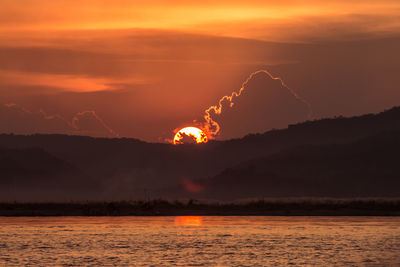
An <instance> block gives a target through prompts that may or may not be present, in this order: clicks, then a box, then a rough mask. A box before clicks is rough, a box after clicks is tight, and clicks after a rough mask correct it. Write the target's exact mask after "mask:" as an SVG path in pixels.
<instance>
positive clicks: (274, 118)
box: [203, 70, 312, 138]
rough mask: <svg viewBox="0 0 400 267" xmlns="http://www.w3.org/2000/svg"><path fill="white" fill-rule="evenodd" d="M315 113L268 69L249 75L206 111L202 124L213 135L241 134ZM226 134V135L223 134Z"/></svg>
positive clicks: (258, 130)
mask: <svg viewBox="0 0 400 267" xmlns="http://www.w3.org/2000/svg"><path fill="white" fill-rule="evenodd" d="M311 116H312V109H311V105H310V104H309V103H308V102H307V101H306V100H305V99H304V98H302V97H301V96H300V95H298V94H297V93H296V91H294V90H293V89H291V88H290V87H288V86H287V85H286V83H285V82H284V81H283V80H282V79H281V78H279V77H274V76H272V74H270V73H269V72H268V71H266V70H258V71H255V72H253V73H251V74H250V75H249V77H248V78H247V79H246V80H245V81H244V82H243V83H242V86H241V87H240V89H239V90H238V91H234V92H233V93H232V94H231V95H226V96H223V97H222V98H220V100H219V101H218V104H217V105H215V106H211V107H209V108H208V109H206V111H205V115H204V119H205V121H206V123H205V124H204V125H203V128H205V129H206V131H207V133H208V134H210V135H211V136H213V137H215V136H221V137H222V138H224V137H225V138H226V137H227V136H228V135H226V134H225V133H228V134H229V136H232V135H233V136H234V137H240V136H243V135H245V134H247V133H257V132H265V131H267V130H270V129H273V128H282V127H285V126H287V125H288V124H290V123H294V122H300V121H304V120H306V119H310V118H311ZM224 135H225V136H224Z"/></svg>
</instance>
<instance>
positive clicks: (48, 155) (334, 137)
mask: <svg viewBox="0 0 400 267" xmlns="http://www.w3.org/2000/svg"><path fill="white" fill-rule="evenodd" d="M399 131H400V107H395V108H392V109H390V110H387V111H384V112H382V113H379V114H367V115H363V116H357V117H351V118H344V117H337V118H330V119H322V120H315V121H307V122H304V123H300V124H295V125H290V126H289V127H288V128H286V129H281V130H272V131H268V132H266V133H263V134H250V135H247V136H245V137H243V138H240V139H232V140H227V141H214V140H211V141H209V142H208V143H207V144H200V145H197V144H186V145H178V146H174V145H171V144H161V143H147V142H143V141H140V140H137V139H130V138H113V139H110V138H93V137H87V136H68V135H42V134H34V135H13V134H1V135H0V148H1V151H0V155H1V157H0V187H1V191H2V192H1V200H3V201H14V200H17V201H19V200H24V201H37V200H49V201H60V200H121V199H143V198H159V197H165V198H186V197H190V198H212V199H240V198H252V197H280V196H282V197H287V196H333V197H348V196H349V197H352V196H354V197H358V196H365V197H368V196H399V195H400V193H396V191H395V189H394V188H396V187H395V185H397V182H396V181H397V178H395V177H396V175H397V166H396V164H395V163H394V162H395V161H396V160H397V158H396V155H395V151H396V149H397V148H398V139H397V136H398V135H399ZM352 162H353V164H351V163H352ZM373 168H375V169H373ZM385 175H386V176H385ZM397 177H398V176H397ZM11 185H12V186H11ZM188 185H189V188H190V187H191V188H196V190H193V191H191V190H188V187H187V186H188ZM397 188H398V187H397ZM33 189H34V190H33ZM203 189H204V190H203Z"/></svg>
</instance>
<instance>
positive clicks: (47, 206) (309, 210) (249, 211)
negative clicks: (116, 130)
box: [0, 199, 400, 217]
mask: <svg viewBox="0 0 400 267" xmlns="http://www.w3.org/2000/svg"><path fill="white" fill-rule="evenodd" d="M0 216H7V217H21V216H400V200H397V199H396V200H303V201H301V200H296V201H290V200H289V201H265V200H259V201H252V202H245V203H222V204H221V203H201V202H197V201H193V200H189V201H188V202H178V201H174V202H169V201H166V200H151V201H132V202H127V201H120V202H85V203H83V202H71V203H17V202H14V203H0Z"/></svg>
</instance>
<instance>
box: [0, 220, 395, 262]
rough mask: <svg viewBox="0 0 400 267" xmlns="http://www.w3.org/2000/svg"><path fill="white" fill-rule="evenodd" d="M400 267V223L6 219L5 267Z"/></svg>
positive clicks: (0, 258) (0, 225) (0, 230)
mask: <svg viewBox="0 0 400 267" xmlns="http://www.w3.org/2000/svg"><path fill="white" fill-rule="evenodd" d="M25 265H28V266H274V265H276V266H288V265H318V266H330V265H335V266H360V265H361V266H388V265H389V266H400V218H399V217H234V216H229V217H224V216H222V217H219V216H210V217H207V216H205V217H196V216H187V217H19V218H16V217H8V218H7V217H0V266H25Z"/></svg>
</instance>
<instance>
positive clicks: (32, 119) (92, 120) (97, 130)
mask: <svg viewBox="0 0 400 267" xmlns="http://www.w3.org/2000/svg"><path fill="white" fill-rule="evenodd" d="M0 132H2V133H14V134H32V133H43V134H71V135H89V136H95V137H119V134H118V133H117V132H116V131H114V130H113V129H112V128H111V127H109V126H108V125H107V124H106V123H105V122H104V120H103V119H102V118H101V117H100V116H98V115H97V113H96V112H95V111H94V110H88V111H82V112H78V113H76V114H75V116H74V117H73V118H72V119H71V120H68V119H66V118H64V117H63V116H61V115H59V114H48V113H46V112H45V111H44V110H42V109H40V110H39V111H37V112H33V111H31V110H28V109H26V108H24V107H22V106H20V105H18V104H15V103H7V104H3V105H0Z"/></svg>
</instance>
